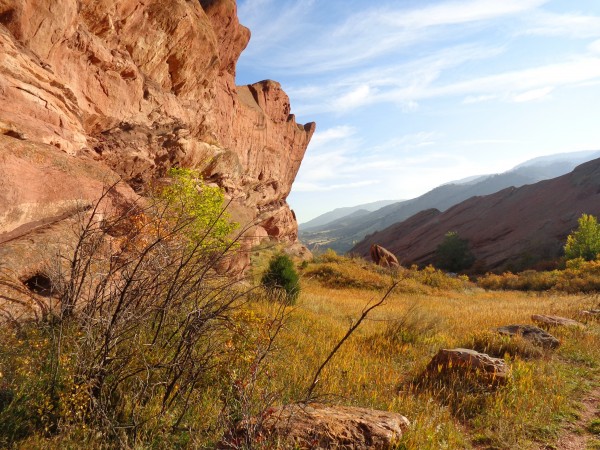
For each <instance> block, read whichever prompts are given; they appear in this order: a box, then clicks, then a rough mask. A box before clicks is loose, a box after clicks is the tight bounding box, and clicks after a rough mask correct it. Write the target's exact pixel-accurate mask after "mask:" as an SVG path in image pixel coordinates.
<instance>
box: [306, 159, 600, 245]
mask: <svg viewBox="0 0 600 450" xmlns="http://www.w3.org/2000/svg"><path fill="white" fill-rule="evenodd" d="M595 157H596V158H597V157H600V151H588V152H574V153H561V154H557V155H550V156H544V157H540V158H535V159H532V160H529V161H526V162H524V163H522V164H519V165H518V166H516V167H515V168H513V169H511V170H509V171H507V172H504V173H501V174H495V175H482V176H477V177H469V178H467V179H464V180H462V181H459V182H454V183H451V184H445V185H442V186H438V187H437V188H435V189H433V190H431V191H429V192H427V193H425V194H423V195H422V196H420V197H417V198H415V199H412V200H406V201H402V202H397V203H393V204H391V205H388V206H385V207H383V208H380V209H378V210H376V211H373V212H371V213H368V214H361V215H359V216H358V217H352V218H346V220H341V221H340V220H333V221H330V222H327V223H324V224H322V225H317V226H312V227H310V229H307V228H304V227H301V228H300V239H301V240H302V241H303V242H304V244H306V245H307V246H308V247H309V248H310V249H312V250H324V249H327V248H332V249H334V250H335V251H336V252H338V253H345V252H347V251H348V250H350V249H351V248H352V247H353V246H354V245H355V244H357V243H358V242H360V241H361V240H362V239H363V238H364V237H365V236H366V235H367V234H371V233H374V232H376V231H378V230H383V229H385V228H387V227H389V226H390V225H392V224H394V223H397V222H402V221H403V220H405V219H407V218H409V217H411V216H413V215H414V214H417V213H418V212H420V211H424V210H427V209H432V208H434V209H437V210H439V211H445V210H447V209H448V208H450V207H452V206H454V205H456V204H458V203H460V202H462V201H464V200H466V199H468V198H470V197H473V196H481V195H489V194H493V193H495V192H498V191H500V190H502V189H505V188H507V187H511V186H512V187H520V186H523V185H526V184H533V183H537V182H538V181H541V180H546V179H550V178H555V177H557V176H560V175H564V174H566V173H569V172H571V171H572V170H573V169H574V168H575V167H576V166H577V165H579V164H580V163H582V162H585V161H589V160H591V159H594V158H595Z"/></svg>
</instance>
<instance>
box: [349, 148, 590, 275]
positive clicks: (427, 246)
mask: <svg viewBox="0 0 600 450" xmlns="http://www.w3.org/2000/svg"><path fill="white" fill-rule="evenodd" d="M583 213H586V214H592V215H595V216H600V159H596V160H593V161H590V162H587V163H585V164H582V165H580V166H578V167H577V168H576V169H575V170H574V171H573V172H571V173H569V174H566V175H563V176H561V177H558V178H554V179H551V180H545V181H541V182H539V183H535V184H531V185H526V186H522V187H520V188H508V189H504V190H502V191H500V192H497V193H495V194H491V195H486V196H482V197H472V198H470V199H468V200H466V201H464V202H462V203H459V204H458V205H456V206H454V207H452V208H450V209H449V210H447V211H445V212H444V213H440V212H439V211H437V210H427V211H422V212H421V213H419V214H416V215H414V216H413V217H411V218H409V219H407V220H406V221H404V222H400V223H397V224H394V225H392V226H390V227H388V228H386V229H385V230H382V231H380V232H377V233H374V234H372V235H369V236H367V237H366V238H365V239H364V240H363V241H362V242H360V243H359V244H357V245H356V246H355V247H354V248H353V249H352V250H351V252H354V253H358V254H361V255H363V256H365V257H367V256H368V255H369V247H370V245H371V244H373V243H375V242H377V243H380V244H381V245H384V246H385V247H386V248H387V249H388V250H389V251H391V252H392V253H394V254H395V255H397V256H398V257H399V258H400V259H401V260H402V261H403V263H405V264H413V263H414V264H420V265H425V264H429V263H432V262H434V260H435V250H436V248H437V246H438V245H439V244H440V243H441V242H442V240H443V239H444V235H445V234H446V233H447V232H448V231H456V232H458V234H459V235H460V237H461V238H463V239H466V240H468V241H469V246H470V248H471V250H472V252H473V255H474V256H475V258H476V260H477V261H478V262H476V264H479V265H480V267H482V268H483V269H484V270H504V269H512V270H517V269H523V268H527V267H530V266H531V265H533V264H536V263H538V262H540V261H544V260H552V259H555V258H557V257H559V256H560V255H561V254H562V248H563V246H564V244H565V242H566V238H567V236H568V235H569V234H570V233H571V231H572V230H574V229H576V228H577V219H578V218H579V217H580V216H581V215H582V214H583Z"/></svg>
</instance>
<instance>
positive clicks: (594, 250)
mask: <svg viewBox="0 0 600 450" xmlns="http://www.w3.org/2000/svg"><path fill="white" fill-rule="evenodd" d="M578 224H579V226H578V228H577V230H575V231H574V232H573V233H571V234H570V235H569V237H568V238H567V244H566V245H565V256H566V258H567V260H570V259H576V258H583V259H585V260H586V261H593V260H595V259H596V258H597V257H598V254H599V253H600V224H599V223H598V219H596V218H595V217H594V216H592V215H589V214H583V215H582V216H581V217H580V218H579V220H578Z"/></svg>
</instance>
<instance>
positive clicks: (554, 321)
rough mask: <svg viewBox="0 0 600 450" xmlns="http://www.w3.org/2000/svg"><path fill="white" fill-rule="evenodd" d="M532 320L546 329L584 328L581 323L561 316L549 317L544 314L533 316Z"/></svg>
mask: <svg viewBox="0 0 600 450" xmlns="http://www.w3.org/2000/svg"><path fill="white" fill-rule="evenodd" d="M531 320H533V321H534V322H535V323H537V324H539V325H540V326H545V327H575V328H583V327H585V325H584V324H582V323H581V322H577V321H576V320H573V319H568V318H566V317H560V316H547V315H544V314H534V315H533V316H531Z"/></svg>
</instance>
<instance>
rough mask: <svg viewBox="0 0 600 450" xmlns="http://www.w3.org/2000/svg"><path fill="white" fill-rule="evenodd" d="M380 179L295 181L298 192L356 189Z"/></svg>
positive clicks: (375, 182)
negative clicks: (346, 181)
mask: <svg viewBox="0 0 600 450" xmlns="http://www.w3.org/2000/svg"><path fill="white" fill-rule="evenodd" d="M378 183H380V181H377V180H365V181H355V182H351V183H339V184H332V183H327V184H322V183H321V184H319V183H307V182H304V181H301V180H300V181H296V182H295V183H294V190H295V191H296V192H326V191H336V190H340V189H356V188H360V187H365V186H372V185H374V184H378Z"/></svg>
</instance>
